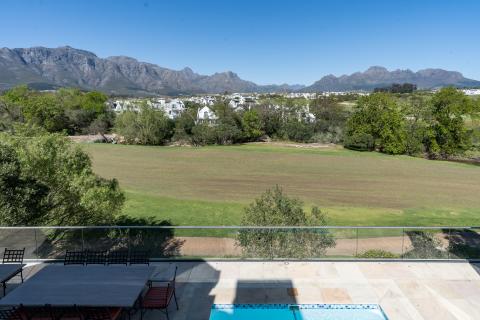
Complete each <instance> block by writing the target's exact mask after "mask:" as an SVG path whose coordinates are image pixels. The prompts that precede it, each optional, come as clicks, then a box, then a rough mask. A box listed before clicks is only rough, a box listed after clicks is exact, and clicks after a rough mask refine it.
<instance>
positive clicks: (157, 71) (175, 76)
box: [0, 46, 480, 95]
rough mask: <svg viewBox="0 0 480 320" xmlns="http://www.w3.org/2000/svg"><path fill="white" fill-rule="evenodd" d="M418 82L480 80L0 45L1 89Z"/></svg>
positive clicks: (242, 88) (217, 88) (158, 90)
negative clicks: (171, 65)
mask: <svg viewBox="0 0 480 320" xmlns="http://www.w3.org/2000/svg"><path fill="white" fill-rule="evenodd" d="M404 82H409V83H414V84H416V85H417V86H418V87H419V88H434V87H442V86H447V85H454V86H458V87H472V86H480V81H476V80H472V79H467V78H465V77H463V75H462V74H461V73H459V72H455V71H446V70H442V69H425V70H420V71H418V72H413V71H411V70H395V71H388V70H387V69H385V68H383V67H371V68H369V69H368V70H366V71H365V72H356V73H353V74H351V75H343V76H340V77H336V76H334V75H328V76H325V77H323V78H321V79H320V80H319V81H317V82H315V83H314V84H312V85H311V86H308V87H306V86H303V85H288V84H282V85H258V84H255V83H254V82H251V81H246V80H243V79H241V78H240V77H239V76H238V75H237V74H236V73H234V72H231V71H227V72H220V73H215V74H213V75H200V74H197V73H195V72H194V71H193V70H191V69H190V68H184V69H182V70H172V69H168V68H164V67H160V66H158V65H155V64H151V63H147V62H140V61H138V60H136V59H134V58H130V57H125V56H114V57H108V58H100V57H97V56H96V55H95V54H94V53H92V52H89V51H85V50H80V49H75V48H72V47H69V46H65V47H59V48H45V47H33V48H15V49H9V48H1V49H0V89H5V88H10V87H12V86H15V85H19V84H28V85H29V86H30V87H32V88H36V89H55V88H59V87H79V88H82V89H85V90H94V89H95V90H100V91H104V92H106V93H109V94H113V95H158V94H163V95H179V94H193V93H222V92H293V91H302V92H322V91H349V90H372V89H373V88H375V87H382V86H388V85H390V84H392V83H404Z"/></svg>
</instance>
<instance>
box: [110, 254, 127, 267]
mask: <svg viewBox="0 0 480 320" xmlns="http://www.w3.org/2000/svg"><path fill="white" fill-rule="evenodd" d="M128 256H129V254H128V250H117V251H110V252H109V253H108V258H107V259H108V260H107V264H109V265H110V264H124V265H128Z"/></svg>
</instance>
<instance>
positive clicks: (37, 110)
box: [0, 86, 114, 135]
mask: <svg viewBox="0 0 480 320" xmlns="http://www.w3.org/2000/svg"><path fill="white" fill-rule="evenodd" d="M107 100H108V97H107V96H106V95H104V94H103V93H100V92H96V91H92V92H82V91H80V90H77V89H60V90H58V91H54V92H39V91H34V90H30V89H28V87H27V86H19V87H15V88H13V89H11V90H8V91H6V92H5V93H3V94H2V95H1V96H0V131H8V130H12V128H13V126H14V124H15V123H26V124H29V125H32V126H38V127H41V128H43V129H45V130H46V131H48V132H62V131H63V132H66V133H67V134H70V135H74V134H88V133H95V134H96V133H99V132H100V133H104V132H106V131H107V130H109V128H111V127H112V126H113V124H114V114H113V112H111V111H110V110H109V108H108V107H107V105H106V101H107Z"/></svg>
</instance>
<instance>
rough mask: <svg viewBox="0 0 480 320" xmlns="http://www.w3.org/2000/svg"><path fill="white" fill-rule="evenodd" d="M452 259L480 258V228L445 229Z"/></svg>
mask: <svg viewBox="0 0 480 320" xmlns="http://www.w3.org/2000/svg"><path fill="white" fill-rule="evenodd" d="M443 233H444V245H445V246H447V250H448V257H449V258H450V259H480V229H474V228H472V229H470V228H460V229H448V228H445V229H443Z"/></svg>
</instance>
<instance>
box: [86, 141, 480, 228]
mask: <svg viewBox="0 0 480 320" xmlns="http://www.w3.org/2000/svg"><path fill="white" fill-rule="evenodd" d="M84 148H85V149H86V150H87V151H88V152H89V153H90V155H91V156H92V158H93V164H94V169H95V171H96V172H97V173H98V174H99V175H101V176H103V177H108V178H113V177H115V178H117V179H118V180H119V182H120V185H121V187H122V188H123V189H124V190H125V191H126V194H127V202H126V206H125V209H124V213H125V214H128V215H131V216H137V217H147V216H155V217H157V218H158V219H161V220H164V219H165V220H170V221H171V223H172V224H174V225H236V224H238V223H239V222H240V219H241V215H242V212H243V207H245V206H246V205H248V204H249V203H250V202H252V201H253V199H254V198H255V197H258V196H259V195H260V194H261V193H262V192H264V191H265V190H266V189H267V188H271V187H272V186H274V185H276V184H278V185H280V186H281V187H283V188H284V190H285V192H286V193H287V194H288V195H291V196H296V197H299V198H301V199H302V200H303V201H304V202H305V205H306V206H307V207H310V206H311V205H317V206H319V207H321V208H322V209H323V210H325V211H326V212H327V213H328V217H329V224H330V225H352V226H356V225H372V226H380V225H409V226H412V225H420V226H434V225H438V226H441V225H458V226H463V225H480V167H478V166H474V165H470V164H461V163H452V162H443V161H429V160H424V159H419V158H413V157H408V156H388V155H383V154H379V153H361V152H355V151H349V150H344V149H341V148H295V147H287V146H274V145H261V144H248V145H239V146H210V147H203V148H188V147H143V146H124V145H108V144H85V145H84Z"/></svg>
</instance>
